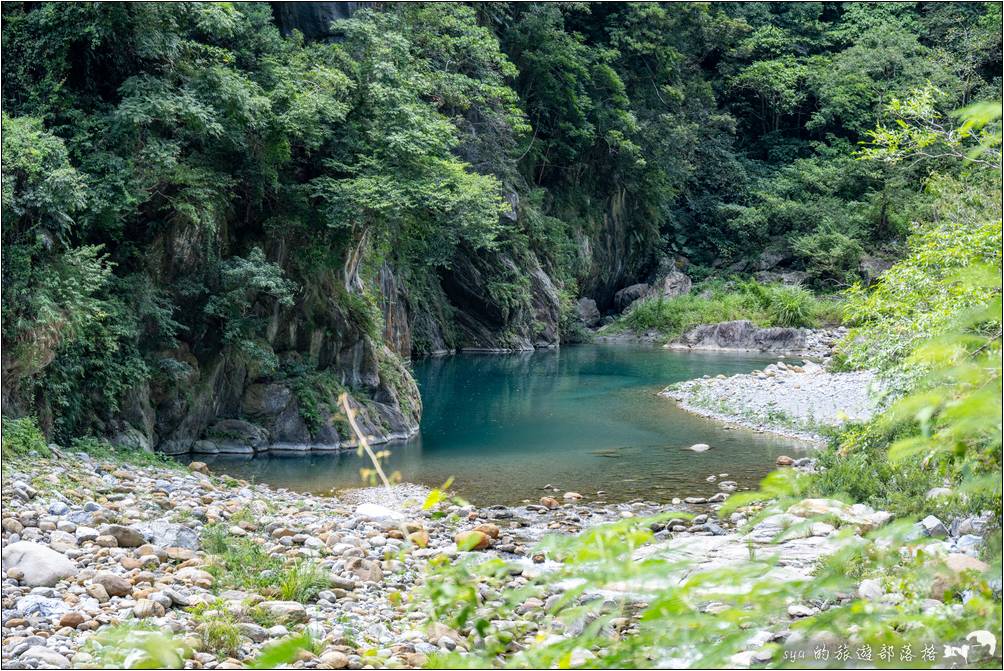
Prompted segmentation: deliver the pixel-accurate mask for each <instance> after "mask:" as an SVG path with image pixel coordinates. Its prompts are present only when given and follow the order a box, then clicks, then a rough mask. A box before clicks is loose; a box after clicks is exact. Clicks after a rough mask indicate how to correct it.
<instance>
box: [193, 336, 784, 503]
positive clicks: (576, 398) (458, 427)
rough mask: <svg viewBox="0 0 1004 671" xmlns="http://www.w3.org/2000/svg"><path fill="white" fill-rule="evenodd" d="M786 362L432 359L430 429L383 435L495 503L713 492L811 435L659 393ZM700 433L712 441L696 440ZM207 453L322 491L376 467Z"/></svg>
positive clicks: (431, 475) (546, 356) (690, 356)
mask: <svg viewBox="0 0 1004 671" xmlns="http://www.w3.org/2000/svg"><path fill="white" fill-rule="evenodd" d="M775 360H776V359H774V358H765V357H760V356H752V355H745V354H732V353H719V352H708V353H692V352H674V351H667V350H663V349H661V348H657V347H651V346H644V345H624V344H596V345H577V346H566V347H563V348H561V350H560V351H538V352H532V353H524V354H511V355H478V354H464V355H458V356H452V357H444V358H434V359H425V360H422V361H418V362H416V363H415V366H414V371H415V376H416V379H417V380H418V383H419V386H420V388H421V390H422V399H423V403H424V406H425V412H424V414H423V418H422V425H421V432H420V433H419V435H417V436H416V437H415V438H413V439H412V440H410V441H408V442H405V443H398V444H390V445H388V446H384V447H386V448H387V449H390V451H391V456H390V457H389V459H388V462H387V464H386V466H385V468H386V469H387V470H388V471H394V470H396V471H400V473H401V475H402V476H403V478H404V480H405V481H408V482H417V483H420V484H424V485H429V486H437V485H440V484H442V483H443V482H445V481H446V479H447V478H449V477H451V476H452V477H453V478H454V485H453V489H454V490H455V491H458V492H459V493H461V494H462V495H464V496H466V497H467V498H469V499H470V500H471V501H472V502H475V503H478V504H482V505H487V504H494V503H506V504H512V503H518V502H520V501H522V500H525V499H534V500H535V499H537V498H539V497H540V496H541V488H543V487H544V486H545V485H548V484H552V485H556V486H558V487H559V488H561V489H562V490H563V491H565V490H574V491H578V492H581V493H582V494H584V495H586V496H587V498H594V497H595V494H596V492H597V491H598V490H603V491H605V492H606V494H605V495H604V496H602V497H601V498H603V499H604V500H608V501H619V500H628V499H633V498H646V499H650V500H656V501H661V500H668V499H670V498H672V497H673V496H687V495H695V494H699V495H708V494H710V493H712V492H713V491H715V489H714V485H709V484H708V483H707V482H706V481H705V478H707V476H708V475H710V474H716V475H717V474H721V473H728V474H729V479H731V480H736V481H738V482H739V483H740V485H745V486H752V485H753V484H755V483H756V482H757V481H758V480H759V478H761V477H762V476H763V475H765V474H766V473H767V472H768V471H769V470H770V468H771V466H772V465H773V463H774V459H775V458H776V457H777V456H778V455H780V454H783V453H789V454H790V453H793V452H795V451H797V450H799V449H804V444H801V443H798V442H796V441H791V440H787V439H784V438H779V437H776V436H769V435H766V434H758V433H755V432H752V431H747V430H743V429H727V428H725V427H723V426H721V425H720V424H718V423H716V422H712V421H709V420H705V419H702V418H699V417H695V416H693V415H691V414H689V413H686V412H683V411H681V410H678V409H677V408H676V407H675V404H674V403H673V402H672V401H670V400H668V399H666V398H663V397H661V396H657V393H658V392H659V391H660V390H661V389H663V388H664V387H665V386H666V385H667V384H670V383H672V382H678V381H680V380H687V379H690V378H694V377H700V376H702V375H706V374H710V375H716V374H718V373H724V374H726V375H731V374H733V373H739V372H748V371H751V370H753V369H756V368H761V367H763V366H764V365H766V364H767V363H770V362H772V361H775ZM694 443H708V444H710V445H711V446H712V447H713V449H712V450H710V451H708V452H704V453H701V454H698V453H694V452H691V451H689V450H687V449H686V448H687V447H688V446H690V445H692V444H694ZM207 456H208V455H207ZM210 459H211V461H210ZM206 460H207V461H210V463H211V464H212V466H213V468H214V470H217V471H225V472H229V473H231V474H232V475H235V476H238V477H242V478H247V479H254V480H257V481H260V482H265V483H268V484H271V485H274V486H278V487H286V488H289V489H292V490H296V491H304V492H313V493H329V492H331V491H333V490H338V489H343V488H347V487H355V486H359V484H360V479H359V469H360V468H361V467H364V466H366V465H368V464H367V461H366V460H365V458H360V457H358V456H357V455H356V453H355V451H351V452H348V453H342V454H317V455H311V456H276V455H270V456H260V457H255V458H245V459H241V458H235V457H215V458H209V459H206Z"/></svg>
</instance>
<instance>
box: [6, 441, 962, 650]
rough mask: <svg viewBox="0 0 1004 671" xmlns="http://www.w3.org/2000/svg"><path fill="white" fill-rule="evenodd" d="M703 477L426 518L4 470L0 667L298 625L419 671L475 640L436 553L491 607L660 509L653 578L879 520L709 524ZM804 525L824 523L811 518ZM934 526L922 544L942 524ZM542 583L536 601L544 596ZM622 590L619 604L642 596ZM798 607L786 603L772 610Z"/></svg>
mask: <svg viewBox="0 0 1004 671" xmlns="http://www.w3.org/2000/svg"><path fill="white" fill-rule="evenodd" d="M809 465H810V466H811V464H809ZM715 480H716V478H714V477H709V489H711V490H714V489H720V490H723V491H720V492H719V493H717V494H715V495H712V496H708V497H707V498H702V497H694V498H690V499H686V500H684V501H680V500H674V501H673V502H670V503H665V504H659V503H655V502H646V501H635V502H632V503H625V504H603V503H601V502H587V501H585V500H584V499H583V497H582V496H581V495H579V494H577V493H575V492H564V493H562V492H557V491H547V492H544V496H542V497H541V498H540V500H539V501H535V502H532V503H530V502H528V503H527V504H525V505H521V506H514V507H506V506H492V507H489V508H478V507H475V506H470V505H463V506H461V505H449V504H447V505H444V506H441V507H440V508H439V510H436V511H433V510H423V509H422V507H421V506H420V505H419V504H420V502H421V500H422V498H424V496H425V494H426V490H424V489H423V488H418V487H414V486H402V487H398V488H396V489H395V490H393V491H392V492H390V493H388V492H386V490H359V491H357V492H354V493H352V494H350V495H346V496H343V497H342V498H333V497H319V496H310V495H301V494H297V493H293V492H289V491H286V490H282V489H270V488H268V487H265V486H262V485H257V484H251V483H248V482H244V481H240V480H235V479H233V478H230V477H228V476H222V477H218V476H215V475H212V474H210V473H209V472H208V470H207V469H206V468H205V465H204V464H200V463H199V462H195V463H193V464H191V465H190V469H189V470H186V469H183V468H180V467H175V468H167V467H152V466H147V465H143V466H140V465H130V464H126V463H120V462H118V461H114V462H113V461H106V460H102V459H94V458H92V457H90V456H88V455H86V454H83V453H80V454H67V455H65V456H62V457H60V458H58V459H37V460H32V461H30V462H29V461H27V460H20V461H19V462H18V463H17V464H16V465H15V466H13V467H11V466H10V465H7V466H5V471H4V482H3V485H4V486H3V520H2V527H3V550H4V551H3V557H4V559H3V569H4V579H3V592H2V598H3V629H2V643H3V655H2V657H3V666H4V668H11V669H14V668H43V667H45V668H66V667H69V666H71V665H73V666H84V667H88V666H90V667H100V666H102V665H105V666H107V665H108V664H109V661H108V658H107V656H105V655H106V654H107V650H104V651H103V650H102V649H101V648H100V647H99V646H98V645H96V643H95V642H96V641H98V640H100V636H101V634H102V632H107V631H108V630H109V628H111V627H114V626H115V625H119V624H142V625H146V626H150V627H153V628H155V629H156V630H158V631H161V632H167V633H173V634H175V635H177V636H178V637H180V638H182V639H183V640H184V641H185V644H186V646H188V648H187V650H188V651H187V652H186V654H185V658H186V660H185V664H186V667H187V668H220V669H223V668H240V667H241V666H243V665H246V664H247V663H249V662H250V661H251V660H253V659H254V658H255V657H256V656H257V655H259V654H260V653H261V652H262V650H263V649H266V648H267V647H268V646H269V645H270V644H272V643H275V642H277V641H282V640H285V639H287V638H289V637H290V636H292V635H294V634H297V633H301V632H307V633H309V634H310V636H311V637H312V640H313V641H314V643H312V645H311V647H310V649H307V650H302V651H301V652H300V653H299V654H298V657H297V660H296V661H295V662H294V664H293V666H295V667H298V668H352V669H358V668H379V667H384V666H386V667H421V666H423V665H424V664H426V663H427V661H428V659H429V655H430V654H432V653H436V652H443V651H460V652H463V651H466V650H474V649H475V648H476V647H477V646H478V645H479V637H478V634H477V633H476V632H475V631H473V630H462V631H456V630H453V629H450V628H449V627H446V626H445V625H443V624H441V623H431V624H430V622H429V618H428V615H427V611H426V610H425V608H424V607H423V606H424V604H422V603H421V602H416V601H415V599H416V598H417V597H416V595H418V594H419V590H420V588H421V586H422V585H423V583H424V580H425V575H426V570H427V569H428V566H429V563H430V562H431V561H434V560H437V558H440V557H446V558H449V559H450V560H451V561H453V560H456V559H457V558H459V557H463V556H466V555H472V554H476V555H477V556H479V557H484V558H486V559H487V558H489V557H498V558H500V559H502V560H503V561H504V562H506V566H508V573H509V577H508V579H507V581H506V582H505V584H504V585H502V586H499V587H498V588H493V587H489V586H488V585H482V588H481V590H480V592H479V594H480V596H479V599H480V600H481V601H482V602H483V603H484V604H492V603H496V600H498V599H499V598H500V593H499V592H498V591H497V590H498V589H503V588H521V587H526V586H528V585H532V584H533V583H534V582H535V581H537V580H538V579H539V578H541V576H544V575H545V574H546V573H547V572H548V571H552V570H554V569H555V568H556V567H557V564H556V563H555V562H554V561H553V560H552V558H551V557H550V556H548V555H547V553H545V552H541V551H539V550H537V549H536V547H535V546H536V545H537V542H538V541H539V540H540V539H541V538H542V537H543V536H544V535H545V534H548V533H557V534H576V533H579V532H580V531H582V530H583V529H586V528H589V527H592V526H594V525H596V524H600V523H603V522H612V521H617V520H624V519H628V518H632V517H649V516H653V515H659V514H663V515H664V518H663V521H661V522H659V523H658V524H653V525H652V530H653V532H655V533H654V542H653V543H650V544H648V545H646V546H645V547H644V548H643V549H642V550H640V551H639V553H638V554H637V555H636V558H637V559H642V558H647V559H652V558H655V557H662V558H672V561H673V562H674V563H673V564H672V565H673V566H677V564H676V563H675V562H677V561H679V560H680V559H686V560H689V565H688V567H687V568H686V569H674V570H678V571H679V573H672V572H668V573H667V574H666V580H667V581H669V582H670V583H671V582H672V581H674V580H683V579H685V578H686V576H688V575H692V574H693V573H694V572H696V571H700V570H702V569H705V568H720V567H722V566H730V565H741V564H742V563H743V562H744V561H748V559H749V557H750V556H752V555H751V552H753V550H751V548H752V549H755V550H756V551H757V552H758V553H760V556H769V555H772V554H776V555H777V556H778V562H777V565H776V567H775V568H774V569H772V571H774V573H772V575H773V576H774V577H775V578H776V579H778V580H786V579H793V578H794V577H797V576H799V575H805V574H806V573H807V572H808V571H809V570H810V568H811V566H812V565H813V564H814V563H815V562H816V561H818V559H819V558H820V557H821V556H822V555H824V554H826V553H827V552H830V551H832V550H833V549H834V548H835V547H837V545H838V537H837V534H838V531H839V530H840V529H841V528H843V529H844V530H846V529H848V528H849V529H851V530H856V531H864V530H868V529H872V528H875V527H877V526H880V525H882V524H884V523H885V522H886V521H887V520H888V519H889V517H890V516H889V514H888V513H883V512H881V511H874V510H871V509H869V508H867V507H865V506H847V505H845V504H841V503H838V502H834V501H805V502H802V503H801V504H799V506H801V507H794V506H793V507H791V508H789V509H788V510H787V511H784V512H779V513H778V514H774V515H770V516H768V517H766V518H765V519H752V517H751V516H752V515H754V514H755V513H754V512H753V511H749V510H746V509H740V510H739V512H735V513H732V514H731V515H730V516H728V517H727V518H724V519H719V517H718V515H717V510H718V508H719V507H720V504H721V502H722V501H724V500H725V499H726V498H727V497H728V496H729V494H728V490H729V486H728V485H729V483H728V481H721V482H718V483H717V484H716V483H715V482H714V481H715ZM667 514H668V515H667ZM816 514H825V515H826V516H827V519H828V520H829V523H810V522H811V520H810V517H811V516H812V515H816ZM803 522H804V523H805V524H800V523H803ZM938 525H940V522H939V523H938ZM938 525H932V530H931V531H930V533H932V534H941V533H942V532H944V533H943V535H946V536H947V535H949V534H950V533H952V532H950V531H949V530H948V529H947V528H945V527H944V526H943V525H942V526H941V527H940V528H939V527H938ZM970 527H972V528H970ZM974 528H975V527H974V526H973V524H972V523H970V524H969V526H968V527H966V528H965V529H961V530H959V533H956V534H955V535H956V536H958V538H956V539H955V540H951V541H950V543H946V544H945V545H946V551H949V552H956V553H958V554H960V556H963V555H964V556H965V559H966V560H970V559H971V557H969V554H973V553H975V548H976V547H977V545H978V543H977V541H978V540H979V539H978V537H974V536H973V535H972V533H973V529H974ZM967 534H968V535H967ZM779 535H780V536H781V537H780V538H777V537H778V536H779ZM974 538H975V540H974ZM458 545H459V547H458ZM464 548H471V549H472V550H471V551H465V549H464ZM959 561H962V560H959ZM971 561H972V562H975V561H976V560H975V559H971ZM308 567H309V570H308ZM304 576H312V577H311V578H310V580H309V581H304ZM545 589H550V590H552V592H551V593H550V594H551V596H553V595H554V592H555V591H560V589H561V588H560V587H558V586H556V585H552V586H551V587H546V588H545ZM621 589H622V590H623V591H624V592H625V593H627V594H630V595H631V596H632V598H636V599H642V600H644V599H646V598H647V596H646V594H649V595H650V594H651V590H648V591H647V592H646V590H644V589H639V588H638V587H637V586H632V585H623V586H622V587H621ZM548 594H549V593H548V592H546V591H545V592H543V593H540V596H541V597H542V598H536V597H528V598H527V599H526V600H525V603H523V604H522V605H521V606H520V607H519V609H518V613H519V614H518V616H517V618H516V620H514V621H511V620H504V621H502V620H500V621H499V622H494V621H493V623H494V624H497V625H499V626H501V627H506V628H508V629H507V630H508V631H511V637H512V639H513V644H512V645H513V646H514V648H513V649H514V650H516V649H519V646H520V642H521V641H529V640H531V639H532V638H533V637H535V636H536V635H537V633H538V632H541V631H545V630H546V631H547V632H548V633H549V635H559V636H560V635H561V633H562V631H564V629H563V627H565V626H566V625H565V624H563V622H562V621H561V620H559V619H558V618H557V617H556V616H555V613H554V612H553V610H554V605H555V603H557V601H556V599H557V597H555V599H551V598H549V597H548ZM402 595H409V598H408V599H403V598H402ZM803 615H804V613H803V612H802V611H797V612H795V611H792V614H791V616H790V619H791V620H792V621H793V620H795V619H797V618H798V617H802V616H803ZM634 626H635V624H633V623H631V622H630V621H628V622H625V623H624V624H623V625H622V629H623V630H625V631H630V630H631V628H632V627H634ZM772 626H774V630H773V633H772V634H771V638H770V640H777V636H781V637H783V636H784V635H785V634H784V632H786V631H787V627H788V622H786V621H785V622H778V623H773V624H772ZM778 632H781V633H778ZM766 642H767V641H766V640H765V641H764V642H763V644H764V645H765V644H766ZM757 649H759V648H757ZM741 662H742V660H737V664H740V665H741Z"/></svg>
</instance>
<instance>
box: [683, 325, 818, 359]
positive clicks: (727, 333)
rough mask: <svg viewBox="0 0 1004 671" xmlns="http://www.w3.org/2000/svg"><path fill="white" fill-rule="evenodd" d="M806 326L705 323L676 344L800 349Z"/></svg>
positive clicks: (711, 348) (751, 350) (781, 349)
mask: <svg viewBox="0 0 1004 671" xmlns="http://www.w3.org/2000/svg"><path fill="white" fill-rule="evenodd" d="M806 336H807V331H806V329H800V328H784V327H779V326H775V327H771V328H759V327H757V326H755V325H754V324H753V323H752V322H750V321H746V320H739V321H731V322H721V323H719V324H701V325H700V326H695V327H694V328H692V329H690V330H689V331H687V332H686V333H684V334H683V335H682V336H680V338H679V339H677V341H676V342H675V343H674V345H676V346H684V347H688V348H691V349H710V350H717V349H728V350H741V351H749V352H799V351H802V350H804V349H805V347H806Z"/></svg>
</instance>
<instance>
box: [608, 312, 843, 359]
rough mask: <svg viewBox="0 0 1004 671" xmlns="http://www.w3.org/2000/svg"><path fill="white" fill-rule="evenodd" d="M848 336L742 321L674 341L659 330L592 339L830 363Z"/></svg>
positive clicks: (703, 327) (711, 326)
mask: <svg viewBox="0 0 1004 671" xmlns="http://www.w3.org/2000/svg"><path fill="white" fill-rule="evenodd" d="M846 334H847V329H846V328H843V327H835V328H822V329H809V328H787V327H767V328H761V327H759V326H756V325H754V324H753V323H752V322H750V321H746V320H739V321H731V322H720V323H717V324H701V325H699V326H695V327H693V328H691V329H688V330H687V331H686V332H685V333H683V335H681V336H680V337H679V338H676V339H674V340H672V341H670V342H666V339H667V338H666V334H665V333H663V332H661V331H659V330H657V329H649V330H647V331H630V330H627V331H625V330H617V329H613V330H611V329H607V328H602V327H601V328H599V329H597V330H596V331H593V332H592V335H591V339H592V340H593V342H607V343H654V344H656V343H664V344H663V347H665V348H666V349H674V350H696V351H711V352H759V353H771V354H778V355H786V356H800V357H806V358H809V359H814V360H818V361H822V362H823V363H826V362H828V361H829V360H830V358H831V357H832V356H833V350H834V347H835V346H836V344H837V342H839V341H840V339H841V338H843V337H844V336H845V335H846Z"/></svg>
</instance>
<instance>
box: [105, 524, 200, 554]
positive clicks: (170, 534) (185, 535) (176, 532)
mask: <svg viewBox="0 0 1004 671" xmlns="http://www.w3.org/2000/svg"><path fill="white" fill-rule="evenodd" d="M136 529H138V530H139V531H140V532H141V533H142V534H143V536H145V537H146V538H147V539H149V542H151V543H153V544H154V545H158V546H160V547H181V548H188V549H189V550H198V549H199V534H198V533H196V532H195V531H194V530H192V529H190V528H189V527H186V526H185V525H183V524H176V523H174V522H168V521H166V520H154V521H153V522H144V523H142V524H137V525H136ZM144 542H146V541H144ZM120 545H121V543H120Z"/></svg>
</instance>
